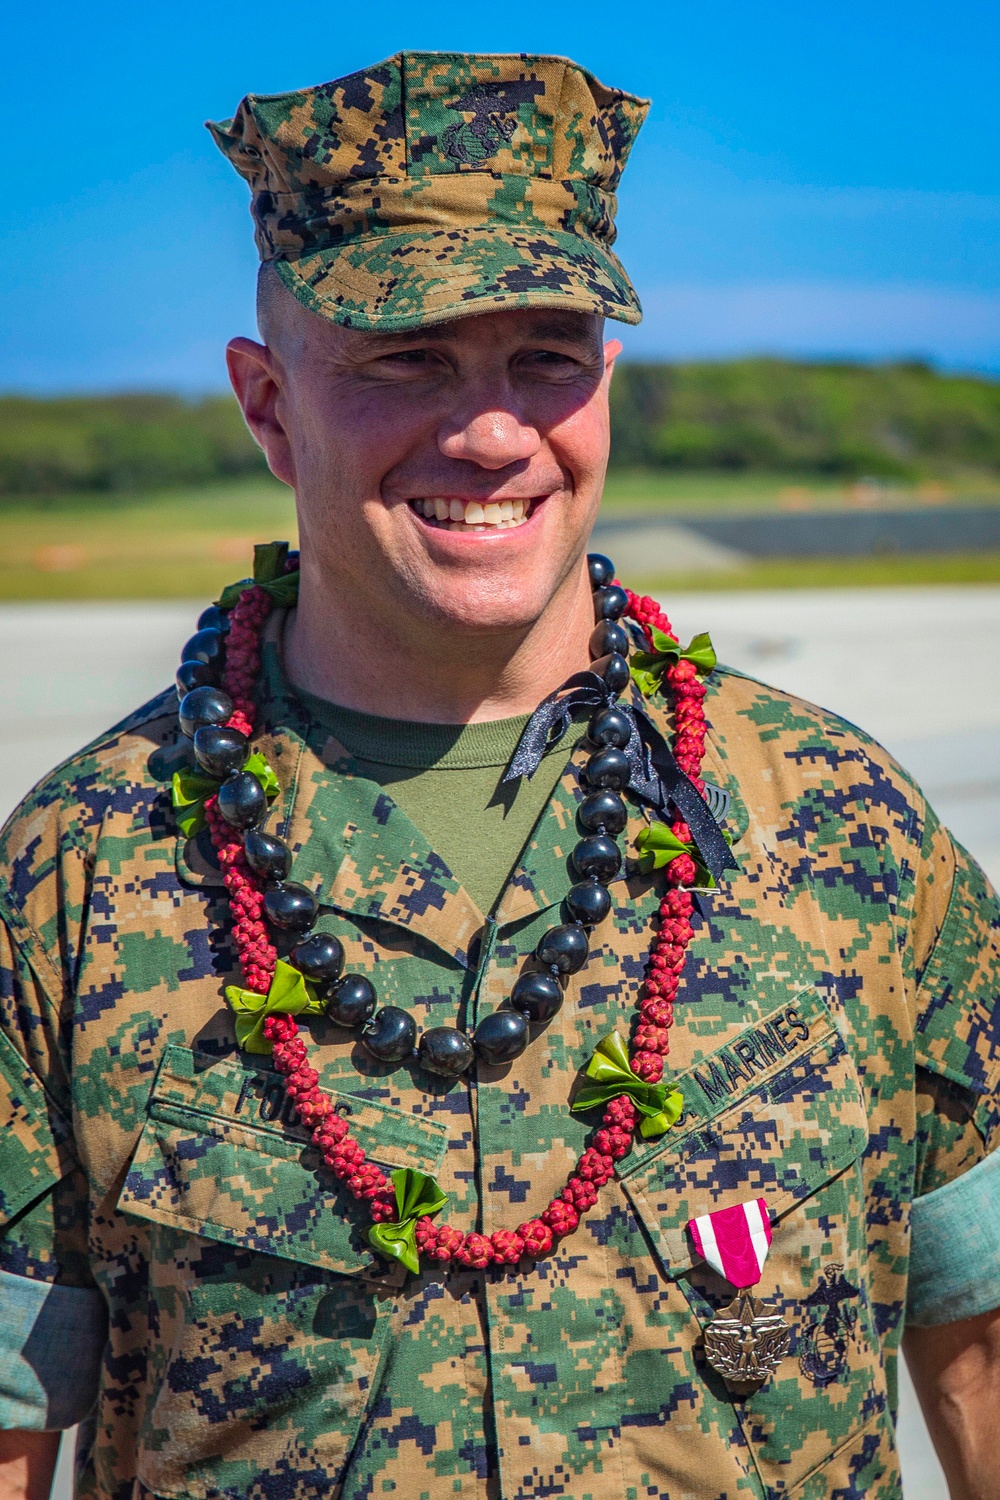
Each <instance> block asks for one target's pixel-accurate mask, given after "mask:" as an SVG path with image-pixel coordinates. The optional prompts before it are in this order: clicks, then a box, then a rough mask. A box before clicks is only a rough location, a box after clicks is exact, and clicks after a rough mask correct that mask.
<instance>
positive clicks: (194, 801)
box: [172, 750, 280, 839]
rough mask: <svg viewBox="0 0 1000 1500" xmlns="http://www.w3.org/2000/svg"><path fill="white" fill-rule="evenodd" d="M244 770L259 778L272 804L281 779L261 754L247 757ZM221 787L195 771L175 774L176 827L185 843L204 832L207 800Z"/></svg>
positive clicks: (173, 792)
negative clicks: (186, 840)
mask: <svg viewBox="0 0 1000 1500" xmlns="http://www.w3.org/2000/svg"><path fill="white" fill-rule="evenodd" d="M243 769H244V771H249V772H250V773H251V774H252V775H253V776H256V778H257V780H258V781H259V782H260V784H261V786H262V787H263V788H264V795H265V796H266V798H267V800H268V802H273V801H274V799H275V797H276V796H277V795H278V792H279V791H280V787H279V786H278V778H277V776H275V774H274V772H273V771H272V770H271V767H270V766H269V765H268V763H267V761H266V760H265V759H264V757H263V755H261V753H260V751H259V750H255V751H254V753H253V755H248V756H247V758H246V760H245V762H244V764H243ZM220 785H221V783H220V782H218V781H216V780H215V778H214V777H213V776H206V775H205V773H204V772H203V771H194V770H191V769H190V767H185V769H184V770H182V771H175V772H174V779H173V791H172V797H173V803H174V811H175V812H176V814H177V826H178V828H179V829H180V831H181V833H182V834H183V835H184V837H185V838H186V839H192V838H194V836H195V834H196V833H200V832H201V830H202V829H203V828H204V826H205V802H206V799H207V798H209V797H211V796H213V795H214V794H215V793H216V792H217V791H218V790H219V787H220Z"/></svg>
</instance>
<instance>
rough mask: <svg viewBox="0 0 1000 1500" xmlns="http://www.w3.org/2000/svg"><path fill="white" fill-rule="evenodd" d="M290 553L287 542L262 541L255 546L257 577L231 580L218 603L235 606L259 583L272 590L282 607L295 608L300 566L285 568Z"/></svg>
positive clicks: (220, 605) (262, 586)
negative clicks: (233, 581) (287, 569)
mask: <svg viewBox="0 0 1000 1500" xmlns="http://www.w3.org/2000/svg"><path fill="white" fill-rule="evenodd" d="M287 556H288V543H287V542H261V543H259V544H258V545H257V546H256V547H255V548H254V549H253V577H252V578H241V579H240V581H239V583H229V584H227V585H226V587H225V588H224V589H223V590H222V593H221V594H220V596H219V598H218V599H216V601H215V602H216V604H217V605H218V606H219V608H220V609H232V607H233V605H234V604H238V603H239V598H240V595H241V594H242V592H243V590H244V589H249V588H252V587H253V585H254V584H255V583H256V584H257V585H258V586H259V587H260V588H262V589H264V591H265V592H266V593H268V594H270V596H271V598H272V599H273V600H274V602H275V604H276V605H278V607H279V609H291V607H292V605H293V604H295V602H296V600H297V599H298V597H299V574H298V569H296V570H295V571H294V572H293V573H286V572H285V559H286V558H287Z"/></svg>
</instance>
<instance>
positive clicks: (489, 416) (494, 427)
mask: <svg viewBox="0 0 1000 1500" xmlns="http://www.w3.org/2000/svg"><path fill="white" fill-rule="evenodd" d="M540 447H541V438H540V436H539V434H538V432H537V430H536V429H535V428H534V427H526V426H525V425H524V423H523V422H522V421H521V420H520V419H519V417H518V416H517V415H516V414H515V413H514V412H512V411H506V410H504V409H503V408H497V409H495V410H491V411H483V410H481V411H477V412H474V413H472V414H471V415H470V416H468V417H467V418H466V419H464V420H463V421H461V422H460V423H458V424H456V423H455V421H454V420H452V421H451V422H449V423H447V424H444V425H442V427H441V428H440V430H439V432H438V448H439V449H440V451H441V452H442V453H443V454H444V456H445V458H461V459H465V460H466V462H468V463H474V464H478V465H479V466H480V468H482V469H503V468H506V466H507V465H508V464H513V463H518V462H523V460H524V459H527V458H533V457H534V456H535V454H536V453H537V452H538V450H539V448H540Z"/></svg>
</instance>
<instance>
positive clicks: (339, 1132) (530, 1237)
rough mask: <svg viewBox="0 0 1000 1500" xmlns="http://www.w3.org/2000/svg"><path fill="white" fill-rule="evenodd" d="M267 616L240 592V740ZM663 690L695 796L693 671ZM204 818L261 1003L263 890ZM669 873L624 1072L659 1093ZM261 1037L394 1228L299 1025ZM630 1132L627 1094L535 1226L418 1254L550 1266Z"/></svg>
mask: <svg viewBox="0 0 1000 1500" xmlns="http://www.w3.org/2000/svg"><path fill="white" fill-rule="evenodd" d="M625 592H626V593H627V594H628V609H627V611H626V614H627V615H628V616H629V617H630V618H631V619H633V620H635V621H636V622H637V624H639V625H640V626H642V627H643V629H644V631H645V630H646V628H647V627H648V626H651V625H652V626H655V627H656V628H657V629H658V630H662V631H663V632H664V633H665V634H666V635H670V636H672V635H673V634H674V632H673V629H672V627H671V625H670V621H669V620H668V619H667V616H666V615H665V614H664V613H663V611H662V610H661V609H660V607H659V605H658V604H657V603H656V600H655V599H650V598H648V597H643V598H640V597H639V596H638V595H637V594H633V593H632V592H631V591H630V590H628V589H626V591H625ZM271 608H272V602H271V599H270V597H269V595H268V594H267V593H266V592H265V590H264V589H263V588H260V587H259V586H257V585H254V586H253V587H251V588H247V589H245V590H244V592H243V594H242V595H241V596H240V599H239V602H238V603H237V604H236V606H235V607H234V608H233V610H232V611H231V613H230V629H229V634H228V637H227V642H226V669H225V676H224V680H223V686H224V687H225V690H226V692H228V693H229V695H230V697H231V698H232V700H233V704H234V711H233V714H232V716H231V718H230V719H229V724H230V726H231V727H232V728H235V729H240V730H241V731H242V732H243V733H244V734H246V735H252V734H253V729H254V720H255V716H256V704H255V702H254V696H253V695H254V688H255V686H256V682H257V678H258V676H259V673H260V634H261V629H262V627H263V625H264V622H265V620H266V619H267V617H268V615H269V614H270V612H271ZM647 636H648V632H647ZM650 644H651V643H650ZM665 679H666V681H667V682H669V684H670V687H671V690H672V693H673V700H674V755H675V757H676V759H677V763H678V765H679V766H680V767H681V770H682V771H684V772H686V774H687V775H688V776H689V777H690V778H691V780H692V781H693V782H694V784H695V786H696V787H697V788H698V790H699V791H702V790H703V789H704V782H703V781H702V779H701V774H700V772H701V763H702V759H703V757H704V754H705V714H704V709H703V706H702V701H703V699H704V697H705V687H704V684H703V683H701V682H699V681H698V677H697V671H696V669H695V666H694V664H693V663H692V662H688V661H678V662H676V663H674V664H673V665H672V666H670V667H668V668H667V670H666V673H665ZM205 810H206V817H207V821H208V827H209V831H210V834H211V839H212V843H213V845H214V846H215V849H216V851H217V853H218V858H219V864H220V866H221V867H222V869H223V870H224V871H225V884H226V889H227V890H228V892H229V904H230V909H231V911H232V916H233V939H234V942H235V944H236V949H237V952H238V954H239V960H240V968H241V969H242V972H243V981H244V984H245V985H246V987H247V988H248V989H251V990H254V991H256V992H257V993H258V994H267V991H268V989H269V988H270V985H271V981H272V979H273V978H274V968H275V963H276V961H277V957H278V955H277V952H276V950H275V948H274V946H273V945H272V943H271V942H270V940H269V938H268V933H267V928H266V926H265V924H264V922H263V920H262V912H263V899H264V890H263V883H262V881H261V880H260V879H259V877H258V876H257V875H255V874H254V872H253V871H252V870H251V869H250V866H249V865H248V863H247V860H246V856H245V854H244V852H243V846H242V844H241V843H240V841H239V839H238V838H237V837H235V835H234V833H233V830H232V828H231V827H230V825H229V824H228V823H227V822H226V821H225V819H224V818H223V817H222V815H221V814H220V813H219V811H218V808H217V806H216V799H215V798H214V797H212V798H210V799H209V800H208V802H207V803H206V809H205ZM671 827H672V830H673V832H674V833H675V834H676V836H677V837H678V838H679V839H680V840H682V841H683V842H684V843H690V841H691V833H690V830H689V828H688V826H687V824H686V823H684V822H682V821H680V820H677V821H675V822H674V823H673V824H672V825H671ZM665 874H666V878H667V882H668V885H669V886H670V889H669V890H668V891H667V892H666V894H665V895H664V897H663V899H662V901H661V902H660V910H659V922H658V925H657V931H656V935H655V937H654V939H653V942H652V946H651V949H650V956H649V966H648V970H647V976H646V979H645V981H644V983H643V986H642V992H641V996H640V1003H639V1011H638V1017H637V1024H636V1028H635V1032H634V1034H633V1037H632V1042H631V1046H630V1056H631V1063H632V1068H633V1070H634V1071H635V1073H637V1074H638V1076H639V1077H640V1078H642V1079H643V1080H644V1081H645V1082H647V1083H658V1082H659V1081H660V1079H661V1078H662V1076H663V1059H664V1057H665V1056H666V1055H667V1053H668V1052H669V1050H670V1027H671V1026H672V1025H673V1021H674V1000H675V998H676V995H677V991H678V988H679V985H680V974H681V970H682V969H683V968H684V963H685V956H686V951H687V946H688V944H689V943H690V941H691V938H692V935H693V934H692V927H691V913H692V910H693V901H692V897H691V894H690V891H688V890H685V889H679V887H684V886H687V885H691V884H692V883H693V881H694V880H695V879H696V878H697V869H696V866H695V863H694V860H693V859H691V858H690V856H689V855H686V854H685V855H679V856H678V857H677V858H676V859H674V860H672V861H671V863H670V864H669V865H668V866H667V868H666V871H665ZM264 1035H265V1037H266V1038H267V1039H268V1040H269V1041H270V1042H271V1043H272V1044H273V1049H274V1053H273V1055H274V1066H275V1067H276V1069H277V1070H278V1072H279V1073H282V1074H284V1076H285V1078H286V1080H287V1090H288V1094H289V1096H290V1097H291V1098H292V1099H293V1100H294V1102H295V1107H296V1109H297V1110H298V1113H299V1117H300V1118H301V1120H302V1122H303V1124H304V1125H305V1126H306V1127H307V1128H308V1129H310V1130H311V1131H312V1139H313V1142H314V1144H315V1145H316V1146H317V1147H318V1149H319V1151H320V1153H321V1155H322V1158H323V1161H324V1162H325V1163H326V1165H327V1167H329V1169H330V1170H331V1172H333V1174H334V1176H335V1177H337V1178H338V1180H339V1181H341V1182H343V1183H345V1185H346V1187H347V1189H348V1191H349V1192H350V1193H351V1194H352V1195H353V1196H354V1197H355V1198H358V1199H363V1200H364V1201H365V1202H366V1203H367V1204H368V1210H369V1214H370V1216H371V1218H372V1220H373V1222H375V1223H382V1222H390V1221H392V1220H394V1219H395V1217H396V1203H395V1196H394V1192H393V1187H392V1183H391V1182H390V1181H389V1179H388V1177H387V1176H386V1174H385V1173H384V1172H383V1171H382V1170H381V1168H380V1167H377V1166H376V1165H375V1163H374V1162H370V1161H366V1160H365V1154H364V1152H363V1151H362V1149H361V1147H360V1146H359V1145H358V1143H357V1142H356V1141H355V1140H354V1139H353V1138H352V1136H351V1133H350V1129H349V1127H348V1125H347V1122H346V1120H344V1119H343V1118H342V1116H340V1115H339V1114H337V1112H336V1110H335V1108H334V1104H333V1101H332V1099H331V1098H330V1097H329V1095H328V1094H326V1093H324V1091H323V1090H322V1089H321V1088H320V1087H319V1074H318V1073H317V1071H316V1069H315V1068H311V1067H310V1066H309V1064H308V1062H307V1060H306V1059H307V1050H306V1044H305V1042H304V1041H303V1039H302V1037H301V1035H300V1033H299V1027H298V1023H297V1022H296V1020H295V1018H294V1017H293V1016H269V1017H268V1018H267V1020H266V1021H265V1023H264ZM636 1123H637V1122H636V1110H635V1106H634V1105H633V1103H632V1101H631V1099H629V1098H628V1096H627V1095H624V1094H623V1095H621V1096H620V1097H619V1098H617V1099H614V1100H612V1102H611V1103H610V1104H609V1105H608V1106H607V1108H606V1109H605V1111H604V1117H603V1124H602V1126H601V1128H600V1129H599V1130H596V1131H595V1132H594V1135H593V1138H592V1144H591V1145H590V1146H588V1148H587V1150H586V1151H584V1153H583V1155H582V1156H581V1157H580V1160H579V1161H578V1162H577V1164H576V1168H575V1170H574V1172H573V1174H572V1176H571V1177H570V1178H569V1181H568V1182H567V1184H566V1186H565V1187H564V1188H563V1190H562V1192H561V1193H560V1194H559V1196H558V1197H557V1198H553V1200H552V1202H551V1203H550V1204H549V1205H548V1207H547V1208H546V1209H545V1210H544V1212H543V1213H542V1214H541V1216H540V1217H539V1218H537V1219H529V1220H528V1221H527V1222H526V1223H524V1224H518V1225H517V1227H516V1228H515V1229H499V1230H497V1231H496V1233H495V1234H492V1235H490V1236H488V1237H487V1236H486V1235H482V1234H475V1233H472V1234H464V1233H463V1232H462V1231H461V1230H459V1229H453V1228H452V1227H451V1226H450V1225H449V1224H446V1223H438V1224H435V1223H432V1222H431V1220H430V1218H428V1217H424V1218H420V1219H418V1221H417V1224H416V1229H415V1236H416V1243H417V1245H418V1247H419V1249H420V1250H421V1251H422V1252H423V1254H424V1255H426V1256H427V1257H428V1258H429V1259H430V1260H435V1261H444V1262H446V1261H452V1260H454V1261H458V1262H459V1263H460V1264H462V1265H464V1266H474V1267H477V1268H480V1267H484V1266H488V1265H490V1264H491V1263H492V1262H497V1263H498V1264H502V1265H503V1264H505V1265H516V1264H517V1263H518V1261H520V1260H521V1259H522V1257H525V1258H531V1259H540V1258H541V1257H542V1256H544V1255H547V1254H548V1252H549V1251H550V1250H551V1249H552V1247H553V1244H554V1243H555V1242H556V1241H557V1240H559V1239H561V1238H563V1237H564V1236H566V1235H569V1234H572V1233H573V1231H574V1230H575V1229H576V1227H577V1225H578V1224H579V1222H580V1217H581V1215H582V1214H583V1213H584V1212H585V1211H586V1210H587V1209H589V1208H592V1207H593V1205H594V1204H595V1203H596V1201H597V1193H598V1189H599V1188H601V1187H603V1185H604V1184H605V1183H606V1182H608V1181H609V1180H610V1178H611V1177H613V1176H614V1170H615V1162H616V1161H620V1160H621V1159H622V1157H624V1156H627V1155H628V1153H629V1152H630V1151H631V1149H632V1140H633V1136H634V1133H635V1129H636Z"/></svg>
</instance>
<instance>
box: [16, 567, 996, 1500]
mask: <svg viewBox="0 0 1000 1500" xmlns="http://www.w3.org/2000/svg"><path fill="white" fill-rule="evenodd" d="M663 602H664V604H665V607H666V608H667V611H668V613H669V614H670V616H671V618H672V620H673V622H674V624H675V626H676V628H677V629H678V631H679V632H680V634H681V635H682V637H683V638H685V639H686V638H687V637H688V636H690V635H691V634H694V633H696V632H698V631H701V630H706V629H707V630H709V631H710V632H711V634H712V636H713V639H714V640H715V643H716V647H717V649H718V651H719V655H720V657H721V659H722V660H723V661H726V662H728V663H729V664H730V665H732V666H734V667H737V668H739V669H740V670H741V671H744V672H747V673H749V674H750V675H751V676H754V677H759V678H762V679H763V680H765V681H767V682H769V683H773V684H775V685H777V686H779V687H782V688H787V689H789V690H790V691H792V692H795V693H798V694H799V695H801V696H803V697H805V698H808V699H810V700H811V701H813V702H818V703H822V704H823V706H824V707H826V708H830V709H833V710H835V711H836V712H838V713H841V714H843V715H844V716H845V717H846V718H848V719H850V720H851V721H852V722H853V723H856V724H858V725H860V726H861V727H862V728H864V729H865V730H867V731H868V732H869V733H871V734H873V735H874V736H875V738H876V739H878V740H879V741H880V742H881V743H882V744H883V745H885V746H886V748H887V749H889V750H890V751H891V752H892V753H893V754H894V755H896V757H897V758H898V759H899V760H900V761H901V762H902V764H903V765H904V766H905V767H906V768H907V769H908V770H909V771H911V772H912V773H913V774H914V775H915V776H916V777H917V779H918V780H919V781H920V782H921V784H922V785H923V787H924V789H925V791H926V792H927V793H928V795H929V797H930V798H931V801H932V803H933V804H934V806H935V808H936V809H937V812H938V814H939V815H940V816H941V817H942V819H943V820H944V822H945V823H946V824H947V825H948V826H949V827H950V828H951V829H952V831H953V832H954V834H955V835H956V837H957V838H959V839H960V840H961V842H962V843H964V844H965V845H966V846H967V847H968V848H969V849H970V851H971V852H972V853H973V854H974V855H975V856H976V857H977V858H978V859H979V860H980V862H981V863H982V864H983V865H984V867H985V868H986V870H987V871H988V872H989V874H990V875H991V877H992V879H993V880H994V882H997V881H1000V691H998V688H1000V588H996V587H992V586H989V587H985V586H984V587H980V586H968V587H964V588H907V589H885V590H870V591H869V590H861V589H858V590H850V589H844V590H828V591H827V590H823V591H802V592H795V591H781V592H775V593H759V592H746V593H717V594H711V593H692V594H678V595H675V596H672V597H671V598H670V599H665V600H664V601H663ZM200 607H201V606H200V605H199V604H198V603H196V602H193V601H192V602H184V601H181V602H178V603H166V604H164V603H149V604H121V605H117V604H115V605H111V604H93V605H91V604H73V605H70V604H60V605H51V604H39V605H5V606H0V754H2V756H3V764H4V768H5V769H4V777H3V779H2V783H0V817H5V816H6V815H7V813H8V812H10V811H11V810H12V809H13V807H14V806H15V805H16V804H17V802H18V801H19V800H20V798H21V797H22V796H23V795H24V794H25V793H26V792H27V791H28V790H29V788H30V787H31V786H32V785H33V784H34V782H35V781H36V780H37V779H38V778H39V777H40V776H41V775H43V774H44V773H45V772H46V771H47V770H49V769H50V768H51V767H52V766H54V765H55V764H57V763H58V762H59V761H60V760H62V759H64V758H65V757H66V756H68V755H70V754H72V753H73V751H74V750H76V749H78V748H79V747H80V746H81V745H83V744H84V743H85V742H86V741H87V740H88V739H90V738H91V737H92V736H94V735H96V734H98V733H100V732H101V731H102V730H103V729H105V728H107V727H108V726H109V725H111V724H113V723H114V722H115V721H116V720H117V719H119V718H121V717H123V716H124V715H125V714H127V713H128V712H129V711H130V710H131V709H132V708H134V707H135V706H136V705H137V704H139V703H141V702H143V701H144V700H145V699H146V698H148V697H151V696H152V695H153V694H154V693H156V692H158V691H159V690H160V689H162V688H164V687H166V686H167V685H168V684H169V683H170V681H171V679H172V676H173V670H174V665H175V663H176V661H177V657H178V652H179V648H180V646H181V644H182V643H183V641H184V640H185V638H186V637H187V635H188V634H189V633H190V631H191V630H192V629H193V627H194V622H195V620H196V618H197V615H198V612H199V609H200ZM899 1443H900V1451H901V1454H902V1459H903V1472H904V1485H905V1492H906V1497H907V1500H947V1489H946V1486H945V1484H944V1479H943V1477H942V1475H941V1471H940V1468H939V1466H938V1464H937V1461H936V1459H935V1457H934V1454H933V1451H932V1449H931V1447H930V1444H929V1441H928V1438H927V1435H926V1431H925V1429H924V1427H923V1423H922V1421H921V1418H920V1414H919V1410H918V1408H917V1405H916V1402H915V1399H914V1397H913V1394H912V1389H911V1388H910V1386H909V1382H908V1381H907V1380H905V1379H904V1381H903V1388H902V1392H901V1404H900V1424H899ZM63 1447H64V1450H66V1448H67V1444H66V1443H64V1445H63ZM68 1458H69V1454H68V1452H64V1455H63V1462H61V1463H60V1467H59V1474H58V1476H57V1482H56V1486H55V1488H54V1490H53V1494H54V1495H55V1496H56V1497H57V1500H67V1497H68V1496H69V1495H70V1479H69V1464H68Z"/></svg>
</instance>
